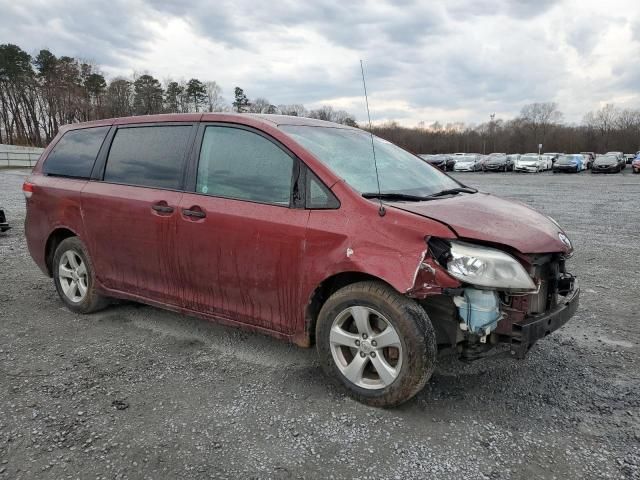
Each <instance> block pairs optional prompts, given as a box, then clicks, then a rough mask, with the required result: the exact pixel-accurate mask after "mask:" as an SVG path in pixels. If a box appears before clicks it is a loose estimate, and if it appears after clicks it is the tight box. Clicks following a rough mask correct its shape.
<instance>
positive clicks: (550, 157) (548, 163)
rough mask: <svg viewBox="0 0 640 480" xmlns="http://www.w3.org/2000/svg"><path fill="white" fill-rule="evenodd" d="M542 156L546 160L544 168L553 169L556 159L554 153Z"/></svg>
mask: <svg viewBox="0 0 640 480" xmlns="http://www.w3.org/2000/svg"><path fill="white" fill-rule="evenodd" d="M541 157H542V158H543V159H544V160H545V164H544V165H545V167H544V169H545V170H551V169H552V168H553V161H554V157H553V155H547V154H546V153H545V154H542V155H541Z"/></svg>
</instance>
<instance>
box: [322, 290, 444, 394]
mask: <svg viewBox="0 0 640 480" xmlns="http://www.w3.org/2000/svg"><path fill="white" fill-rule="evenodd" d="M356 317H359V319H360V321H359V322H358V326H356V321H355V318H356ZM363 326H364V328H362V327H363ZM382 326H385V327H386V328H380V327H382ZM389 327H392V328H391V330H390V331H389V332H390V334H386V333H385V332H387V331H388V330H387V329H388V328H389ZM365 330H368V331H369V335H363V333H365V332H364V331H365ZM336 332H341V333H346V334H347V335H346V336H345V335H340V334H338V335H336ZM383 334H384V337H383V336H382V335H383ZM393 334H395V337H394V336H393ZM332 338H333V339H334V340H333V341H332ZM380 338H386V339H391V338H393V339H395V342H394V344H395V345H398V346H399V348H398V347H387V348H379V347H377V346H376V339H380ZM352 340H353V347H352V346H351V345H352V344H351V341H352ZM316 348H317V350H318V355H319V357H320V363H321V365H322V369H323V370H324V372H325V373H326V375H327V376H328V377H330V378H331V379H332V380H334V381H335V382H337V383H339V384H341V385H342V386H343V387H345V388H346V390H347V392H348V393H349V395H351V396H352V397H353V398H354V399H356V400H358V401H359V402H362V403H365V404H367V405H371V406H375V407H393V406H396V405H399V404H401V403H403V402H406V401H407V400H409V399H410V398H412V397H413V396H414V395H415V394H416V393H418V392H419V391H420V390H421V389H422V388H423V387H424V385H425V384H426V383H427V380H429V378H430V377H431V375H432V374H433V371H434V369H435V361H436V353H437V344H436V336H435V331H434V329H433V325H432V324H431V320H429V317H428V316H427V314H426V312H425V311H424V309H423V308H422V307H420V305H418V304H417V303H416V302H415V301H414V300H411V299H409V298H407V297H405V296H403V295H400V294H399V293H398V292H396V291H395V290H393V288H391V287H390V286H388V285H386V284H384V283H382V282H376V281H367V282H358V283H354V284H351V285H348V286H346V287H344V288H342V289H340V290H338V291H337V292H335V293H334V294H333V295H331V297H329V299H328V300H327V301H326V302H325V304H324V305H323V306H322V309H321V310H320V313H319V315H318V322H317V324H316ZM381 360H383V361H384V362H381ZM352 365H357V366H361V368H360V370H359V372H360V373H357V372H354V373H353V374H352V375H351V377H352V378H351V379H349V378H348V377H347V374H348V373H347V370H348V367H350V366H352ZM380 365H383V366H386V367H391V369H383V372H386V375H385V377H386V378H383V376H382V375H380V374H379V373H378V371H379V370H378V369H377V368H376V366H380ZM380 368H382V367H380ZM398 369H399V370H398ZM352 370H353V368H352ZM343 372H344V373H343ZM388 372H392V373H388Z"/></svg>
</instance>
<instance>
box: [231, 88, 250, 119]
mask: <svg viewBox="0 0 640 480" xmlns="http://www.w3.org/2000/svg"><path fill="white" fill-rule="evenodd" d="M235 96H236V99H235V101H234V102H233V108H235V109H236V112H238V113H242V112H246V111H247V109H248V108H249V100H248V99H247V96H246V95H245V94H244V90H242V89H241V88H240V87H236V89H235Z"/></svg>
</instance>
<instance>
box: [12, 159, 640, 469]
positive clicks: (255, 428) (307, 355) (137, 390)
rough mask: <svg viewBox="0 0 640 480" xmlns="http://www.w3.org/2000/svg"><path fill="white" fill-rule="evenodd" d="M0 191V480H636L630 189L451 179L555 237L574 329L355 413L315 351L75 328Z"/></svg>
mask: <svg viewBox="0 0 640 480" xmlns="http://www.w3.org/2000/svg"><path fill="white" fill-rule="evenodd" d="M25 174H26V172H24V171H7V170H4V171H0V205H3V206H4V207H5V208H6V209H7V214H8V217H9V220H10V222H11V223H12V224H13V226H14V229H12V230H10V231H9V232H7V233H6V234H5V235H0V317H1V319H2V320H1V322H0V479H1V478H14V479H37V478H47V479H49V478H80V479H84V478H110V479H112V478H360V479H365V478H392V479H393V478H397V479H405V478H425V477H427V478H428V477H432V476H435V475H438V478H454V479H458V478H467V479H476V478H478V479H486V478H495V479H502V478H522V479H525V478H526V479H530V478H640V408H639V407H640V397H639V393H640V372H639V370H640V369H639V366H640V365H639V353H640V348H639V343H640V334H639V333H638V328H639V325H638V322H639V320H640V318H639V315H638V313H639V309H640V307H639V306H638V301H637V298H638V290H637V288H638V285H640V264H639V262H638V258H640V243H639V242H638V240H639V235H640V233H639V232H640V203H639V202H638V200H639V199H640V175H636V176H634V175H632V174H631V173H630V171H629V169H627V170H625V171H624V172H623V174H622V175H599V176H592V175H590V174H588V173H581V174H578V175H575V174H574V175H570V174H565V175H552V174H550V173H545V174H538V175H535V174H522V175H518V174H511V173H507V174H483V173H469V174H458V175H456V176H457V177H458V178H459V179H461V180H462V181H463V182H465V183H467V184H469V185H473V186H477V187H479V188H481V189H482V190H485V191H489V192H493V193H496V194H499V195H502V196H505V197H509V198H513V199H516V200H520V201H522V202H525V203H527V204H529V205H532V206H533V207H535V208H537V209H539V210H541V211H542V212H544V213H546V214H549V215H551V216H553V217H554V218H555V219H557V220H558V221H559V222H560V223H561V224H562V225H564V226H565V227H566V230H567V233H568V234H569V236H570V238H571V239H572V240H573V242H574V244H575V246H576V249H577V254H576V255H575V257H574V259H572V260H571V270H572V271H573V273H575V274H577V275H578V278H579V281H580V283H581V287H582V298H581V306H580V309H579V311H578V314H577V316H576V317H574V319H573V320H572V321H571V322H569V323H568V324H567V325H566V326H565V327H564V328H563V329H561V330H560V331H558V332H556V333H555V334H553V335H551V336H549V337H547V338H545V339H544V340H541V341H540V342H539V343H538V344H537V346H536V347H535V348H534V349H533V350H532V351H531V352H530V354H529V355H528V357H527V358H526V359H525V360H522V361H518V360H514V359H510V358H508V359H505V358H493V359H485V360H481V361H477V362H474V363H470V364H467V363H462V362H460V361H458V360H456V359H454V358H451V357H449V358H442V359H440V363H439V366H438V369H437V371H436V373H435V375H434V376H433V378H432V380H431V381H430V382H429V384H428V385H427V387H426V388H425V389H424V390H423V391H422V392H421V393H419V394H418V395H417V397H416V398H415V399H414V400H412V401H410V402H408V403H407V404H405V405H403V406H402V407H400V408H396V409H392V410H381V409H375V408H369V407H366V406H364V405H361V404H359V403H356V402H354V401H352V400H351V399H349V398H348V397H346V396H345V395H344V394H343V392H342V391H340V390H339V389H337V388H335V387H333V386H331V385H330V384H329V383H328V382H327V381H326V380H325V378H324V377H323V376H322V374H321V372H320V370H319V366H318V364H317V362H316V356H315V351H314V350H312V349H310V350H305V349H300V348H297V347H294V346H291V345H288V344H285V343H281V342H279V341H277V340H274V339H271V338H268V337H264V336H260V335H253V334H247V333H245V332H241V331H238V330H234V329H230V328H224V327H221V326H218V325H214V324H212V323H208V322H205V321H201V320H198V319H193V318H188V317H184V316H180V315H177V314H173V313H169V312H165V311H162V310H158V309H155V308H151V307H146V306H142V305H136V304H121V305H116V306H113V307H110V308H109V309H107V310H105V311H103V312H100V313H98V314H94V315H90V316H79V315H74V314H72V313H70V312H69V311H68V310H66V309H65V308H63V306H62V303H61V302H60V301H59V300H58V298H57V296H56V293H55V289H54V287H53V283H52V281H51V280H50V279H48V278H45V277H44V276H43V275H42V273H41V272H40V271H39V270H38V269H37V267H36V266H35V265H34V263H33V262H32V261H31V258H30V257H29V254H28V252H27V250H26V245H25V240H24V234H23V221H24V214H25V212H24V200H23V198H22V194H21V192H20V186H21V184H22V181H23V178H24V176H25Z"/></svg>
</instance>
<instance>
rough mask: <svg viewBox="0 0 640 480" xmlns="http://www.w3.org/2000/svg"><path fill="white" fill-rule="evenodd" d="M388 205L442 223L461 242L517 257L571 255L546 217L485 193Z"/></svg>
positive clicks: (556, 228) (558, 231)
mask: <svg viewBox="0 0 640 480" xmlns="http://www.w3.org/2000/svg"><path fill="white" fill-rule="evenodd" d="M389 205H391V206H393V207H396V208H399V209H401V210H404V211H406V212H411V213H415V214H416V215H420V216H423V217H427V218H431V219H433V220H437V221H439V222H441V223H444V224H445V225H447V226H449V227H450V228H451V229H452V230H453V231H454V232H455V233H456V234H457V235H458V236H459V237H460V238H463V239H468V240H479V241H482V242H490V243H495V244H502V245H507V246H509V247H511V248H514V249H516V250H518V251H519V252H520V253H551V252H563V253H569V252H570V251H571V249H570V248H569V247H567V245H565V244H564V243H563V242H562V240H561V239H560V235H559V234H560V233H563V232H562V229H560V228H559V227H558V226H557V225H556V224H555V223H554V222H553V221H551V220H550V219H549V218H548V217H546V216H544V215H542V214H541V213H538V212H537V211H535V210H533V209H532V208H529V207H527V206H526V205H523V204H521V203H518V202H512V201H509V200H503V199H502V198H499V197H495V196H493V195H489V194H486V193H475V194H459V195H456V196H453V197H449V198H442V199H439V200H430V201H426V202H391V203H389Z"/></svg>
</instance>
